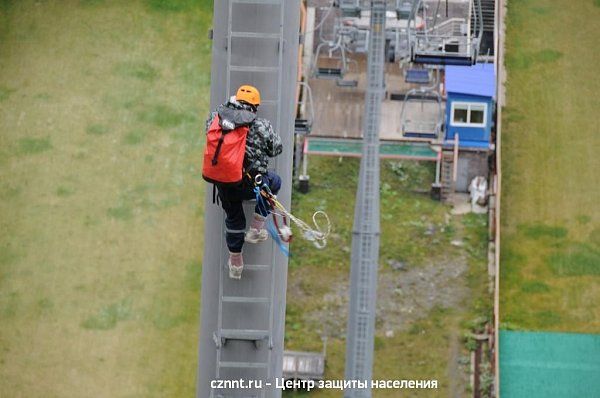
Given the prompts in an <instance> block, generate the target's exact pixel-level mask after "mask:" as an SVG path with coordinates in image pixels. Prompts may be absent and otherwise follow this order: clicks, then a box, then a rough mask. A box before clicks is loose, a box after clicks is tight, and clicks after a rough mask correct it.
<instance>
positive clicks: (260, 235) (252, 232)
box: [244, 228, 269, 243]
mask: <svg viewBox="0 0 600 398" xmlns="http://www.w3.org/2000/svg"><path fill="white" fill-rule="evenodd" d="M268 238H269V233H268V232H267V230H266V229H256V228H250V229H249V230H248V232H246V236H245V237H244V240H245V241H246V242H248V243H259V242H264V241H266V240H267V239H268Z"/></svg>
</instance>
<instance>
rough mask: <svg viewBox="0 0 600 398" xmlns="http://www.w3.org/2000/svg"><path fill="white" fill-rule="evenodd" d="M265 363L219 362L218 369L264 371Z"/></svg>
mask: <svg viewBox="0 0 600 398" xmlns="http://www.w3.org/2000/svg"><path fill="white" fill-rule="evenodd" d="M267 366H268V365H267V364H266V363H262V362H220V363H219V367H221V368H237V369H240V368H242V369H244V368H245V369H266V368H267Z"/></svg>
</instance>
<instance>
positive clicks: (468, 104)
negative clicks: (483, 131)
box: [450, 101, 488, 127]
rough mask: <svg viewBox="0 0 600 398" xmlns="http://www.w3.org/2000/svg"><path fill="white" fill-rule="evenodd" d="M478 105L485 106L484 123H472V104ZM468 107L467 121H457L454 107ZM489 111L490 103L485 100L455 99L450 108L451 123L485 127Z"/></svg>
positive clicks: (460, 125) (459, 125)
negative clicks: (467, 100) (468, 100)
mask: <svg viewBox="0 0 600 398" xmlns="http://www.w3.org/2000/svg"><path fill="white" fill-rule="evenodd" d="M473 105H476V106H478V107H481V106H483V123H470V120H471V106H473ZM457 106H458V107H460V108H467V120H468V122H467V123H461V122H455V121H454V109H455V107H457ZM487 111H488V104H487V103H485V102H464V101H453V102H452V107H451V109H450V125H452V126H456V127H485V126H486V125H487V123H486V121H487Z"/></svg>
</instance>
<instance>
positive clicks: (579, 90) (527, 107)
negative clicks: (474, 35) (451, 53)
mask: <svg viewBox="0 0 600 398" xmlns="http://www.w3.org/2000/svg"><path fill="white" fill-rule="evenodd" d="M599 21H600V2H599V1H598V0H577V1H572V2H569V3H568V6H567V5H566V4H564V3H562V2H557V1H551V0H528V1H511V2H509V3H508V19H507V38H506V43H507V49H506V50H507V51H506V53H507V56H506V66H507V69H508V81H507V85H506V91H507V108H506V111H505V113H504V119H503V123H504V127H503V134H502V167H503V184H502V190H503V195H502V224H501V226H502V251H501V286H500V295H501V303H500V305H501V322H502V325H501V326H502V327H504V328H515V329H528V330H539V329H541V330H555V331H572V332H589V333H600V306H599V305H598V303H600V205H599V203H600V157H599V156H598V153H599V151H600V127H599V126H600V95H599V94H598V93H599V92H600V79H599V78H598V72H599V69H598V65H600V40H599V38H600V22H599Z"/></svg>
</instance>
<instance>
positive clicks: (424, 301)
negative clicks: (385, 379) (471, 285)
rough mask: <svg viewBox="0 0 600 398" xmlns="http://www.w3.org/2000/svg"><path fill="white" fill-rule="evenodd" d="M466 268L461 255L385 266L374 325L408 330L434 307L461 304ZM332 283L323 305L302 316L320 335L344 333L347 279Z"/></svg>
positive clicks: (387, 330) (390, 330) (386, 329)
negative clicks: (410, 263) (394, 268)
mask: <svg viewBox="0 0 600 398" xmlns="http://www.w3.org/2000/svg"><path fill="white" fill-rule="evenodd" d="M396 264H397V263H396ZM466 270H467V261H466V259H465V258H462V257H458V258H455V259H452V260H441V261H437V262H432V263H429V264H426V265H424V266H419V267H411V266H406V265H405V266H404V267H402V268H401V269H399V270H391V269H390V267H387V266H386V267H384V269H382V270H380V273H379V284H378V291H377V329H378V330H379V331H383V332H384V333H385V334H387V335H389V334H393V333H394V332H398V331H404V330H407V329H408V328H409V327H410V325H411V324H412V323H414V322H415V321H416V320H419V319H422V318H425V317H427V315H428V314H429V312H430V311H431V310H432V309H433V308H436V307H439V308H444V309H448V308H458V307H460V306H461V303H462V302H463V300H464V299H465V298H466V296H467V293H468V288H467V286H466V282H465V278H464V277H463V275H464V273H465V272H466ZM332 286H333V288H332V291H330V292H328V293H326V294H324V295H323V299H322V303H323V306H322V307H321V308H320V309H318V310H316V311H312V312H308V313H306V315H305V320H306V321H307V322H308V323H309V324H312V325H313V326H314V327H315V329H316V330H317V331H318V333H320V334H322V335H327V336H329V337H344V336H345V333H346V322H347V318H348V299H349V293H348V289H349V280H348V279H347V278H344V279H341V278H340V279H338V280H336V281H335V282H334V283H333V284H332ZM292 288H293V287H292Z"/></svg>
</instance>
